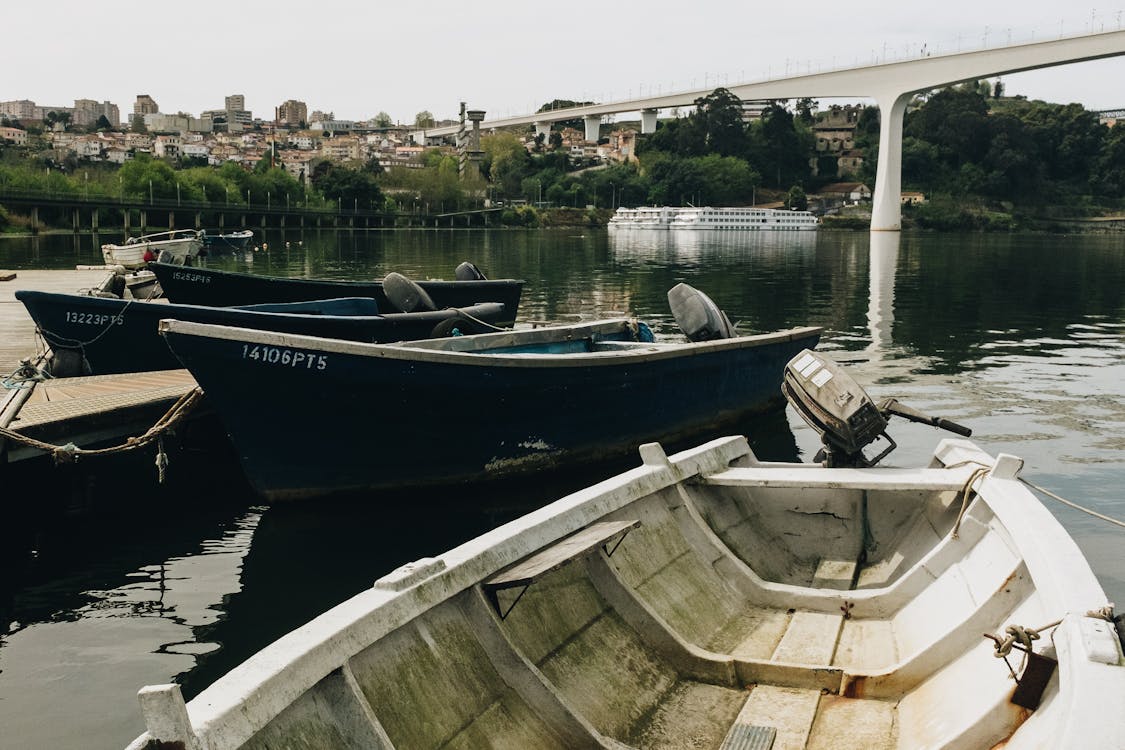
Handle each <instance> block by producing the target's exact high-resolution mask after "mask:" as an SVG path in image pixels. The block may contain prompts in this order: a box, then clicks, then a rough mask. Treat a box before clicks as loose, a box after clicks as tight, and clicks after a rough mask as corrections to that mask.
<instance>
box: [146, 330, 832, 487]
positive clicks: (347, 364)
mask: <svg viewBox="0 0 1125 750" xmlns="http://www.w3.org/2000/svg"><path fill="white" fill-rule="evenodd" d="M719 314H720V316H721V313H719ZM166 317H170V316H166ZM721 320H722V323H720V327H724V324H725V326H729V321H726V320H725V316H723V317H722V318H721ZM160 325H161V332H162V333H163V334H164V337H165V339H166V340H167V342H168V346H169V347H170V348H171V349H172V351H173V352H175V354H176V356H177V357H178V358H179V360H180V361H181V362H182V363H183V366H185V367H187V368H188V369H190V370H191V372H192V374H193V375H194V376H195V378H196V379H197V381H198V382H199V384H200V385H201V386H202V387H203V389H204V391H206V393H207V397H208V399H209V400H210V402H211V403H212V404H214V405H215V406H216V408H217V410H218V411H219V413H220V416H221V419H222V420H223V422H224V424H225V425H226V429H227V433H228V434H229V435H230V437H231V440H232V441H233V442H234V444H235V446H236V448H237V449H238V451H239V455H240V456H241V460H242V464H243V469H244V471H245V473H246V475H247V477H248V478H249V479H250V482H251V483H252V484H253V485H254V487H255V489H256V490H257V491H258V492H259V493H260V494H261V495H263V496H264V497H266V498H267V499H282V498H292V497H308V496H316V495H324V494H330V493H333V492H340V491H355V490H373V489H389V488H399V487H407V486H421V485H439V484H450V483H456V482H462V481H467V480H474V479H499V478H504V477H509V476H515V475H518V474H525V473H528V472H532V471H535V470H539V469H556V468H560V467H564V466H568V465H571V464H574V463H576V462H582V461H599V460H600V461H604V460H606V459H610V458H614V457H621V456H622V455H623V454H625V453H626V452H628V451H631V450H633V448H635V446H636V445H638V444H639V443H641V442H644V441H646V440H651V439H653V438H662V439H668V440H686V439H691V438H692V437H697V436H699V435H701V434H707V433H711V434H714V432H715V431H716V430H717V429H719V428H720V426H722V425H732V424H737V423H739V422H740V420H743V419H745V418H747V417H748V416H750V415H753V414H755V413H761V412H765V411H769V410H771V409H776V408H778V407H780V406H781V405H782V404H783V400H782V395H781V372H782V369H783V367H784V365H785V362H786V361H787V360H788V359H789V358H790V357H792V356H793V354H794V353H796V352H797V351H800V350H801V349H802V348H805V347H811V346H814V345H815V344H816V342H817V340H818V338H819V336H820V332H821V329H819V328H795V329H791V330H785V331H777V332H774V333H766V334H761V335H748V336H738V335H734V334H733V332H731V331H729V330H727V331H726V332H725V333H723V334H722V335H726V336H728V337H727V338H719V339H715V340H696V341H693V342H687V341H660V342H657V341H653V340H652V333H651V331H649V330H648V327H647V326H645V325H644V324H643V323H638V322H637V321H635V320H630V319H615V320H603V321H597V322H593V323H583V324H578V325H564V326H557V327H546V328H535V329H525V330H513V331H505V332H502V333H485V334H481V335H479V336H466V337H461V338H447V339H443V340H441V341H438V340H429V341H413V342H404V343H398V344H358V343H352V342H346V341H329V340H326V339H314V338H306V337H297V336H290V335H280V334H275V333H269V332H266V331H250V330H237V329H233V328H220V327H216V326H213V325H200V324H197V323H187V322H182V321H177V320H165V321H162V322H161V324H160ZM696 338H697V339H698V338H699V337H698V336H697V337H696ZM293 362H300V365H299V366H294V365H292V364H290V363H293ZM309 363H312V364H309ZM294 394H308V395H307V397H298V398H295V397H294ZM282 402H284V403H285V404H286V407H285V409H276V408H274V405H276V404H278V403H282ZM298 433H300V434H301V435H317V436H324V439H319V438H318V439H315V440H303V439H298V437H297V435H298Z"/></svg>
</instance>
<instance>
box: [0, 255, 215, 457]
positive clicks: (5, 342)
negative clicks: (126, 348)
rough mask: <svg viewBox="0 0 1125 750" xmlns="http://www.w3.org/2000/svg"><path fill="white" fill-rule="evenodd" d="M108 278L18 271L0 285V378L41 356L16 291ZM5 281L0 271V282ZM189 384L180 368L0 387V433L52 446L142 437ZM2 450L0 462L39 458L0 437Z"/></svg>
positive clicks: (75, 287) (62, 288)
mask: <svg viewBox="0 0 1125 750" xmlns="http://www.w3.org/2000/svg"><path fill="white" fill-rule="evenodd" d="M107 273H108V271H106V270H103V269H98V270H88V269H82V270H78V269H76V270H73V271H18V272H16V278H15V279H13V280H11V281H3V282H0V377H6V376H8V375H9V374H11V373H12V372H14V371H15V370H16V368H17V367H19V363H20V360H21V359H27V358H29V357H33V356H35V355H36V354H37V353H39V352H42V351H43V344H42V342H41V341H37V338H36V335H35V324H34V323H33V322H32V320H31V317H30V316H29V315H28V314H27V312H26V310H24V307H23V304H21V303H20V302H19V301H18V300H16V298H15V290H17V289H35V290H39V291H51V292H64V293H74V292H77V291H79V290H81V289H88V288H91V287H95V286H97V285H99V284H100V283H101V282H102V281H103V280H104V279H105V277H106V275H107ZM5 275H6V274H3V273H0V278H2V277H4V276H5ZM195 386H196V384H195V380H194V379H193V378H192V377H191V374H190V373H189V372H188V371H187V370H165V371H159V372H143V373H129V374H122V375H94V376H89V377H78V378H59V379H55V380H45V381H41V382H34V383H33V382H27V383H15V382H10V383H7V384H6V386H5V387H4V388H3V389H0V427H6V428H8V429H10V430H13V431H15V432H18V433H20V434H21V435H26V436H28V437H33V438H35V439H37V440H41V441H43V442H46V443H52V444H55V445H62V444H66V443H73V444H75V445H77V446H79V447H85V446H88V445H91V444H95V443H104V442H107V441H109V442H112V441H123V440H124V439H125V438H127V437H130V436H136V435H140V434H142V433H144V432H145V430H147V429H148V428H149V427H151V426H152V425H153V423H154V422H155V421H156V420H157V419H159V418H160V417H161V416H162V415H163V414H164V413H165V412H166V411H167V410H168V408H169V407H171V406H172V405H173V404H175V403H176V401H177V400H179V399H180V398H181V397H182V396H184V395H185V394H186V393H188V392H189V391H191V390H192V389H194V388H195ZM6 442H7V443H8V444H7V445H6V446H5V443H6ZM5 448H6V461H7V463H14V462H16V461H20V460H23V459H25V458H30V457H32V456H37V455H41V454H42V451H40V450H37V449H35V448H32V447H28V446H25V445H22V444H19V443H17V442H16V441H15V440H12V441H5V440H4V439H2V438H0V455H4V454H5V451H4V449H5ZM2 462H3V461H0V463H2Z"/></svg>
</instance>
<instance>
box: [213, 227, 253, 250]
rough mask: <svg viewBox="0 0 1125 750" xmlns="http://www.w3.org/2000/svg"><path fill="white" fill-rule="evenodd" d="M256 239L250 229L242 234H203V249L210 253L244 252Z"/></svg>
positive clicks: (241, 232)
mask: <svg viewBox="0 0 1125 750" xmlns="http://www.w3.org/2000/svg"><path fill="white" fill-rule="evenodd" d="M252 239H254V232H253V231H251V230H249V229H244V230H242V231H240V232H226V233H225V234H224V233H220V234H208V233H207V232H204V233H203V247H204V248H205V249H206V250H207V251H208V252H220V251H223V250H244V249H246V246H247V245H248V244H249V243H250V240H252Z"/></svg>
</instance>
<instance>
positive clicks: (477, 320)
mask: <svg viewBox="0 0 1125 750" xmlns="http://www.w3.org/2000/svg"><path fill="white" fill-rule="evenodd" d="M449 309H450V310H456V311H457V313H458V314H459V315H461V316H462V317H465V318H468V319H469V320H471V321H473V322H474V323H477V324H479V325H482V326H484V327H485V328H487V329H488V330H490V331H503V330H506V329H504V328H501V327H499V326H494V325H492V324H491V323H489V322H487V321H484V320H481V319H480V318H477V317H474V316H473V315H470V314H469V313H467V312H465V310H464V309H463V308H460V307H451V308H449Z"/></svg>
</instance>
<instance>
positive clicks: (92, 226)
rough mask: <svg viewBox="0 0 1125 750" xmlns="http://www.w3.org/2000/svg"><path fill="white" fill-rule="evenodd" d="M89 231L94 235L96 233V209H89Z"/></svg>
mask: <svg viewBox="0 0 1125 750" xmlns="http://www.w3.org/2000/svg"><path fill="white" fill-rule="evenodd" d="M90 229H91V230H93V232H94V234H97V233H98V209H96V208H93V209H90Z"/></svg>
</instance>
